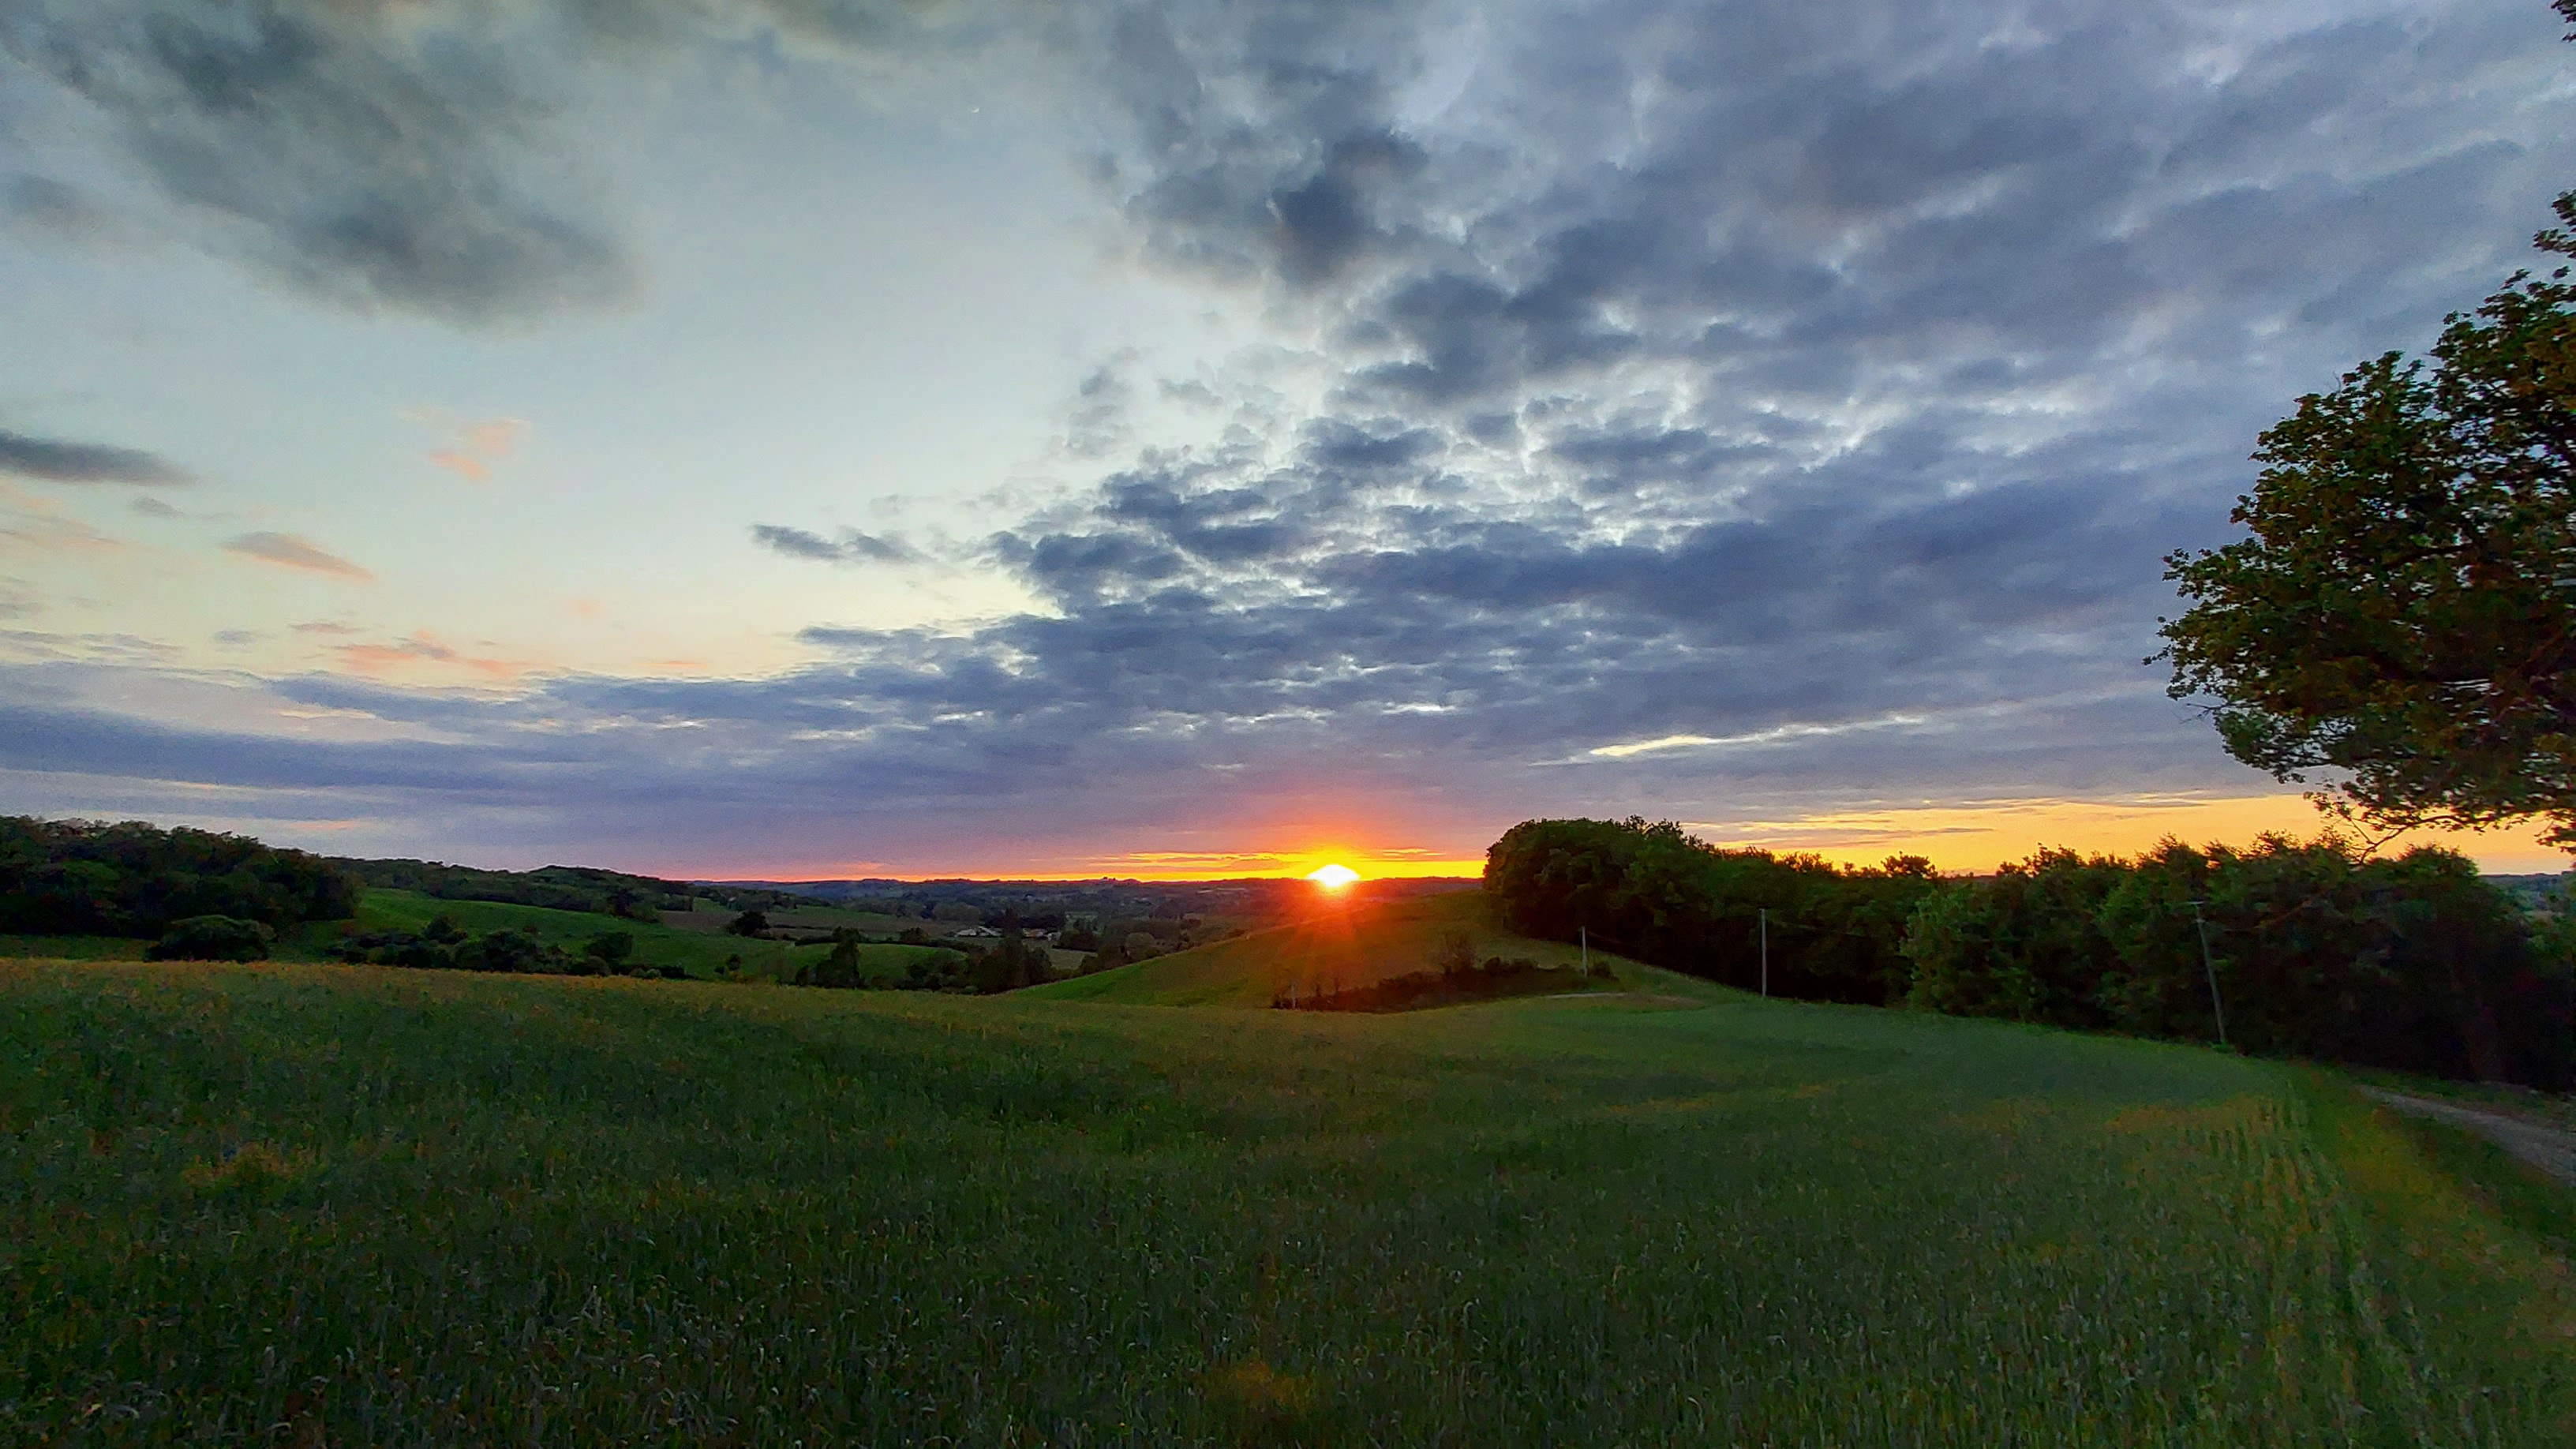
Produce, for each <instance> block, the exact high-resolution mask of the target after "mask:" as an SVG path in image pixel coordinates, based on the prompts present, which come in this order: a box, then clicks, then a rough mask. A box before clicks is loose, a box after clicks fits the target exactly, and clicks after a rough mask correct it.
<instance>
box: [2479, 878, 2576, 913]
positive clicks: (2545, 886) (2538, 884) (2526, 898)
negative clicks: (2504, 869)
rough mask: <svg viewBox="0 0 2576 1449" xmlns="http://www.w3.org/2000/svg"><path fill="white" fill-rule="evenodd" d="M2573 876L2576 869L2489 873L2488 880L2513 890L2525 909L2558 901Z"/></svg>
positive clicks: (2545, 906)
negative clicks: (2523, 873)
mask: <svg viewBox="0 0 2576 1449" xmlns="http://www.w3.org/2000/svg"><path fill="white" fill-rule="evenodd" d="M2482 874H2483V872H2482ZM2571 876H2576V871H2556V872H2548V873H2543V874H2539V875H2488V876H2486V880H2487V882H2488V883H2489V884H2491V885H2495V886H2499V887H2501V888H2503V889H2504V890H2506V891H2509V892H2511V893H2512V895H2513V898H2514V899H2515V900H2518V901H2520V902H2522V904H2523V908H2524V909H2525V910H2543V909H2547V908H2549V907H2551V906H2554V905H2555V904H2556V903H2557V900H2558V896H2559V894H2560V892H2562V891H2564V890H2565V889H2566V888H2567V886H2568V884H2569V878H2570V877H2571Z"/></svg>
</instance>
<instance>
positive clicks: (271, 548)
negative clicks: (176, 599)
mask: <svg viewBox="0 0 2576 1449" xmlns="http://www.w3.org/2000/svg"><path fill="white" fill-rule="evenodd" d="M224 549H225V551H226V552H229V553H237V554H241V555H242V556H244V557H246V558H255V559H260V560H262V561H264V562H267V563H273V564H278V565H281V566H282V567H285V568H291V569H303V570H305V571H306V572H309V573H317V574H331V575H335V576H337V577H339V578H344V579H355V580H357V581H358V582H359V583H362V584H363V583H373V582H374V581H375V577H376V576H375V575H374V574H371V573H369V572H367V571H366V570H365V569H362V568H360V567H358V566H357V565H356V564H353V563H351V562H349V561H348V560H347V559H344V558H342V557H340V556H339V555H338V554H335V553H332V552H330V551H329V550H327V549H325V548H323V547H322V546H321V545H319V544H317V543H315V542H313V540H311V539H309V538H306V537H304V536H302V535H301V534H293V533H245V534H243V535H242V536H241V537H239V538H235V539H229V540H227V541H226V542H225V544H224Z"/></svg>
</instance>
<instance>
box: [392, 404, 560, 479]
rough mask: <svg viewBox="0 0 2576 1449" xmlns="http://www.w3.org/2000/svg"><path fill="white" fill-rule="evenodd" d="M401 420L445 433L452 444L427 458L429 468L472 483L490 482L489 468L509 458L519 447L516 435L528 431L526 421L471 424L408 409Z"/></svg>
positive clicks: (493, 420) (446, 415) (432, 411)
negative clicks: (444, 470) (443, 471)
mask: <svg viewBox="0 0 2576 1449" xmlns="http://www.w3.org/2000/svg"><path fill="white" fill-rule="evenodd" d="M402 416H403V417H405V418H407V419H409V420H411V421H412V422H416V423H421V424H424V425H426V426H428V427H432V428H436V429H438V430H439V431H440V432H443V433H446V434H447V435H448V436H449V437H450V438H451V439H452V440H453V441H452V442H451V443H450V445H449V446H447V447H444V448H439V449H435V450H433V451H432V452H431V453H430V454H429V455H428V457H429V462H430V466H431V467H434V468H444V469H446V470H447V471H448V472H450V473H454V474H455V475H457V476H458V477H460V478H463V479H465V480H467V481H468V482H473V483H486V482H489V481H491V478H492V466H493V465H494V464H496V463H498V462H500V461H501V460H502V459H504V458H507V457H508V456H510V451H511V450H512V449H513V448H516V447H517V446H518V444H519V435H520V434H522V433H524V432H526V431H527V430H528V427H529V423H528V421H527V420H526V419H525V418H485V419H482V420H481V421H472V420H467V419H461V418H458V417H455V416H454V415H452V414H449V413H446V412H441V411H438V410H436V409H428V408H422V409H407V410H405V411H404V412H403V413H402Z"/></svg>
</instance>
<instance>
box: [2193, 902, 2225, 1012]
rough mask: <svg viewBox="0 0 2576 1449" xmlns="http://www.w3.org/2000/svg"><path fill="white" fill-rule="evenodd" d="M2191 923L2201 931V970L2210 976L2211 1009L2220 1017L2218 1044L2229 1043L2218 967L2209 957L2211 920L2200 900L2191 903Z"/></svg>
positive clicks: (2203, 973)
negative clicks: (2221, 1001)
mask: <svg viewBox="0 0 2576 1449" xmlns="http://www.w3.org/2000/svg"><path fill="white" fill-rule="evenodd" d="M2191 924H2192V926H2193V928H2194V929H2196V930H2198V931H2199V932H2200V970H2201V974H2202V975H2204V976H2206V977H2208V978H2209V1011H2210V1014H2211V1015H2212V1016H2215V1017H2217V1018H2218V1044H2219V1045H2220V1046H2225V1045H2227V1008H2226V1007H2225V1006H2224V1005H2222V1004H2220V1002H2219V1000H2218V967H2217V966H2215V965H2214V964H2212V963H2211V961H2210V959H2209V922H2208V921H2206V920H2204V919H2202V917H2201V914H2200V902H2198V901H2193V902H2192V903H2191Z"/></svg>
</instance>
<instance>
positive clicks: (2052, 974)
mask: <svg viewBox="0 0 2576 1449" xmlns="http://www.w3.org/2000/svg"><path fill="white" fill-rule="evenodd" d="M1486 888H1487V890H1488V891H1489V892H1490V893H1492V895H1493V896H1494V898H1495V899H1496V901H1497V902H1498V904H1499V905H1500V907H1501V910H1502V912H1503V914H1504V917H1505V919H1507V920H1508V921H1510V922H1511V924H1512V925H1513V926H1515V927H1516V928H1517V929H1520V930H1522V931H1524V932H1527V933H1529V934H1532V935H1538V936H1544V937H1550V938H1554V939H1558V940H1570V939H1573V937H1574V935H1575V932H1576V930H1577V928H1578V927H1579V928H1582V929H1584V930H1586V931H1588V932H1589V934H1590V935H1591V936H1592V938H1593V939H1595V940H1596V941H1599V942H1601V943H1602V944H1605V945H1608V946H1611V947H1613V948H1615V949H1618V950H1620V951H1622V952H1624V953H1626V954H1629V955H1631V956H1634V957H1636V958H1638V959H1640V960H1644V961H1648V962H1651V963H1653V964H1655V965H1660V966H1667V967H1671V968H1673V969H1676V970H1681V971H1686V972H1689V973H1691V974H1693V975H1698V976H1703V977H1707V978H1709V979H1712V980H1718V981H1724V982H1727V983H1729V984H1732V985H1738V986H1749V985H1752V984H1753V978H1754V975H1755V973H1756V972H1758V970H1759V966H1758V961H1757V953H1758V946H1757V945H1756V943H1755V941H1754V940H1753V939H1752V938H1751V936H1750V935H1749V933H1748V931H1747V929H1746V927H1747V925H1748V924H1749V923H1753V922H1755V921H1757V920H1758V916H1757V912H1760V911H1767V912H1768V913H1769V920H1770V957H1771V980H1770V989H1771V991H1772V992H1773V994H1775V995H1781V996H1791V997H1802V998H1807V999H1814V1000H1827V1001H1863V1002H1877V1003H1880V1004H1889V1005H1895V1004H1904V1005H1911V1006H1914V1007H1919V1008H1923V1009H1928V1010H1933V1011H1941V1012H1948V1013H1952V1014H1957V1015H1967V1016H1993V1017H2004V1018H2009V1019H2012V1020H2017V1021H2029V1022H2042V1023H2048V1024H2052V1025H2058V1026H2068V1027H2076V1028H2081V1029H2086V1030H2096V1031H2113V1032H2122V1033H2128V1034H2132V1035H2139V1036H2154V1037H2165V1038H2173V1039H2181V1040H2213V1039H2216V1038H2217V1037H2218V1036H2219V1035H2220V1034H2221V1024H2222V1019H2223V1022H2224V1032H2225V1036H2226V1039H2227V1040H2228V1042H2229V1043H2230V1044H2231V1045H2234V1046H2237V1047H2240V1048H2242V1049H2244V1050H2248V1051H2254V1052H2262V1053H2269V1054H2280V1055H2296V1056H2307V1057H2316V1058H2323V1059H2327V1060H2335V1061H2346V1062H2354V1063H2358V1064H2362V1065H2368V1066H2378V1067H2387V1068H2393V1069H2398V1070H2405V1071H2416V1072H2427V1073H2434V1074H2439V1075H2446V1076H2455V1077H2475V1078H2480V1079H2485V1080H2494V1081H2511V1082H2520V1083H2524V1084H2527V1085H2531V1086H2541V1087H2549V1088H2553V1089H2563V1088H2564V1087H2566V1086H2567V1085H2568V1084H2569V1083H2570V1081H2571V1078H2576V1060H2571V1056H2572V1055H2576V1054H2572V1053H2571V1031H2576V972H2572V971H2571V969H2570V967H2571V961H2576V919H2571V918H2570V917H2569V916H2567V915H2565V914H2563V913H2562V914H2561V915H2560V916H2559V917H2557V918H2554V919H2543V920H2535V919H2534V918H2532V917H2531V916H2530V915H2528V914H2527V913H2526V912H2525V911H2524V910H2523V909H2522V908H2521V907H2520V905H2519V904H2518V903H2517V902H2516V901H2515V900H2514V899H2513V897H2511V896H2510V895H2508V894H2507V893H2506V892H2504V891H2502V890H2499V889H2497V888H2496V887H2495V886H2493V885H2491V884H2489V883H2488V882H2486V881H2485V880H2482V879H2481V878H2479V876H2478V873H2477V870H2476V868H2475V867H2474V866H2472V865H2471V864H2470V863H2469V862H2468V861H2467V860H2465V859H2463V858H2462V857H2460V856H2459V855H2457V854H2455V853H2453V852H2450V851H2446V850H2439V849H2431V848H2419V849H2415V850H2411V851H2408V852H2407V853H2406V854H2404V855H2402V856H2400V857H2398V858H2396V859H2393V860H2383V859H2376V858H2371V857H2368V856H2365V855H2364V854H2363V853H2361V852H2360V851H2358V850H2356V849H2355V848H2354V847H2353V846H2352V845H2351V844H2350V843H2349V842H2347V841H2344V840H2342V839H2340V838H2338V837H2335V836H2333V835H2328V836H2326V837H2324V838H2321V839H2319V840H2316V841H2313V842H2300V841H2295V840H2291V839H2289V838H2287V837H2284V836H2279V835H2267V836H2264V837H2262V838H2261V839H2260V840H2258V841H2256V842H2255V844H2254V845H2253V846H2252V847H2251V848H2249V849H2244V850H2234V849H2228V848H2225V847H2215V846H2213V847H2210V848H2208V849H2205V850H2201V849H2193V848H2191V847H2189V846H2185V845H2181V844H2178V843H2172V842H2168V843H2167V844H2165V845H2163V846H2161V847H2159V848H2158V849H2156V850H2154V851H2151V852H2149V853H2147V854H2146V855H2144V856H2141V857H2138V858H2137V859H2134V860H2131V859H2122V858H2118V857H2112V856H2079V855H2077V854H2075V853H2073V852H2069V851H2043V852H2041V853H2040V854H2038V855H2035V856H2033V857H2032V858H2031V859H2029V860H2027V861H2024V862H2020V863H2018V864H2014V865H2009V866H2006V867H2004V868H2003V869H2002V870H2000V871H1998V872H1996V873H1995V874H1994V875H1991V876H1986V877H1982V878H1975V879H1958V880H1943V879H1940V878H1937V877H1935V876H1934V875H1933V874H1932V873H1931V871H1930V870H1929V868H1928V867H1926V866H1924V865H1923V864H1922V863H1921V862H1919V861H1913V860H1896V861H1890V862H1889V863H1888V864H1887V865H1886V866H1884V867H1881V868H1878V869H1876V870H1848V869H1841V868H1837V867H1833V866H1829V865H1826V864H1824V863H1823V862H1821V861H1817V860H1814V859H1812V858H1805V857H1797V856H1787V857H1774V856H1770V855H1768V854H1766V853H1764V852H1759V851H1730V850H1718V849H1715V848H1713V847H1710V846H1708V845H1705V844H1703V843H1701V842H1699V841H1697V840H1694V839H1692V838H1690V837H1689V836H1688V835H1686V834H1684V833H1683V832H1682V830H1681V828H1680V827H1679V826H1676V825H1673V824H1670V823H1664V824H1649V823H1647V822H1645V821H1643V820H1633V819H1632V820H1627V821H1598V820H1540V821H1530V822H1527V823H1525V824H1522V825H1519V826H1516V827H1514V828H1513V829H1512V831H1510V832H1509V833H1508V834H1506V835H1505V836H1504V837H1503V838H1502V840H1500V841H1498V842H1496V844H1495V845H1494V847H1493V849H1492V850H1491V851H1490V852H1489V853H1488V855H1487V860H1486Z"/></svg>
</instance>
